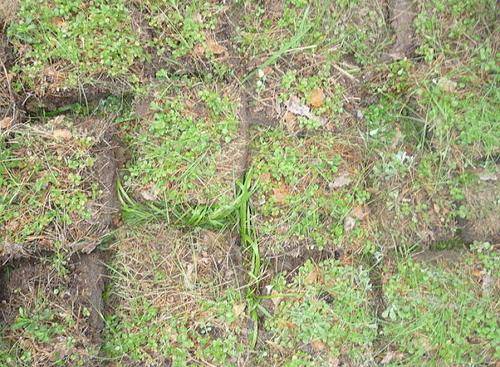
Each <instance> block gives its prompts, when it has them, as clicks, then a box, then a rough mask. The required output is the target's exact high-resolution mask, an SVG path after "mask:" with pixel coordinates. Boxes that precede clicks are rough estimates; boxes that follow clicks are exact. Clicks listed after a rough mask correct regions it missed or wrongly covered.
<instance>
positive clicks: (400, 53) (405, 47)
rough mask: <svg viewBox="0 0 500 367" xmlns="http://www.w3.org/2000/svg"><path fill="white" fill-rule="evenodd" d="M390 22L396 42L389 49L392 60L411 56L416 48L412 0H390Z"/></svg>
mask: <svg viewBox="0 0 500 367" xmlns="http://www.w3.org/2000/svg"><path fill="white" fill-rule="evenodd" d="M389 16H390V24H391V27H392V29H393V32H394V35H395V42H394V44H393V45H392V46H391V48H390V50H389V51H388V57H390V58H391V59H392V60H400V59H404V58H405V57H409V56H410V55H411V52H412V51H413V50H414V49H415V40H414V30H413V19H414V17H415V12H414V9H413V5H412V1H411V0H390V1H389Z"/></svg>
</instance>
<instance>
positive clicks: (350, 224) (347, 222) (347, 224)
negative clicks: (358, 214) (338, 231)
mask: <svg viewBox="0 0 500 367" xmlns="http://www.w3.org/2000/svg"><path fill="white" fill-rule="evenodd" d="M355 226H356V219H354V218H353V217H351V216H350V215H348V216H347V217H346V218H345V219H344V231H345V232H350V231H352V230H353V229H354V227H355Z"/></svg>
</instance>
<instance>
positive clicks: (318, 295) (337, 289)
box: [265, 260, 377, 366]
mask: <svg viewBox="0 0 500 367" xmlns="http://www.w3.org/2000/svg"><path fill="white" fill-rule="evenodd" d="M271 284H272V299H273V300H274V302H275V304H276V305H277V306H276V308H275V310H274V313H273V314H272V315H271V316H270V317H269V318H268V319H266V322H265V328H266V330H268V331H269V332H271V333H272V338H271V340H272V341H273V344H274V343H275V344H276V346H277V347H279V348H282V349H283V350H286V355H288V357H287V359H286V360H288V363H289V365H291V366H294V365H301V364H297V363H298V362H297V359H298V360H302V359H303V358H304V357H299V356H300V354H301V353H300V352H299V351H300V350H302V351H304V352H306V351H307V350H308V348H307V347H306V348H304V347H305V346H309V347H310V348H311V349H309V350H310V351H309V352H306V353H305V355H306V356H307V359H306V360H307V361H309V362H313V361H314V362H315V363H314V364H311V365H315V366H322V365H325V366H326V365H328V362H329V361H332V360H335V359H337V358H348V360H349V361H351V362H353V363H356V362H366V361H368V360H370V358H372V356H371V348H372V343H373V341H374V340H375V337H376V334H377V331H376V330H377V328H376V324H377V321H376V319H375V317H374V316H373V315H372V314H371V312H370V309H369V304H368V292H370V289H371V285H370V281H369V277H368V273H367V272H366V270H363V269H361V268H354V267H350V266H342V265H341V264H340V263H338V262H337V261H334V260H328V261H324V262H322V263H320V264H318V265H316V264H314V263H312V262H311V261H307V262H306V263H305V264H304V265H303V266H302V267H301V268H300V269H299V271H298V274H297V276H296V277H295V278H294V279H293V281H291V282H286V281H285V280H284V278H283V277H279V276H278V277H277V278H275V280H274V281H273V282H272V283H271ZM303 355H304V354H303ZM291 356H295V358H296V361H293V359H292V358H291ZM306 365H308V364H306Z"/></svg>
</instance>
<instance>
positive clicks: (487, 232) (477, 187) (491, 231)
mask: <svg viewBox="0 0 500 367" xmlns="http://www.w3.org/2000/svg"><path fill="white" fill-rule="evenodd" d="M498 168H500V167H499V166H498V165H497V167H496V171H495V173H494V174H491V173H487V172H484V171H479V172H476V174H478V176H479V179H477V180H476V181H475V182H474V183H473V184H471V185H470V186H469V187H468V188H467V190H466V192H465V204H466V205H467V207H468V208H470V213H469V215H468V217H467V219H465V220H462V221H461V224H462V231H461V237H462V239H463V241H464V242H465V243H472V242H474V241H479V242H490V243H491V244H497V243H500V221H499V220H498V198H499V197H500V181H499V180H498V178H499V177H498V176H499V174H498V172H500V171H499V169H498Z"/></svg>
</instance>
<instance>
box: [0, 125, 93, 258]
mask: <svg viewBox="0 0 500 367" xmlns="http://www.w3.org/2000/svg"><path fill="white" fill-rule="evenodd" d="M0 144H1V150H0V174H1V175H0V193H1V196H0V209H1V210H0V213H1V214H0V224H1V230H0V234H1V240H2V253H3V255H4V256H5V255H16V253H10V252H11V250H10V249H12V248H14V250H16V251H15V252H17V251H19V250H20V249H21V250H22V249H24V250H27V251H30V250H33V249H35V248H38V249H46V250H71V247H72V246H73V245H76V244H77V243H78V242H80V241H83V242H85V241H92V240H94V241H95V240H96V239H97V238H98V237H99V236H98V234H97V233H94V234H95V235H96V237H95V238H94V237H93V234H92V231H89V226H92V223H93V221H95V219H96V215H97V213H98V212H99V210H100V209H99V205H98V202H99V199H100V197H101V195H102V191H101V187H100V185H99V181H98V180H96V173H95V170H96V167H95V166H94V164H95V162H96V159H97V148H98V147H99V145H100V144H101V141H100V140H99V136H96V135H95V134H94V135H93V134H92V133H91V132H90V131H89V130H88V129H85V128H84V127H82V125H81V124H80V125H79V124H78V121H77V120H76V119H73V118H71V117H65V116H59V117H56V118H54V119H52V120H50V121H48V122H47V123H46V124H39V125H31V126H19V127H18V128H16V129H15V130H14V131H13V136H12V138H7V137H6V136H5V137H2V141H1V143H0ZM21 252H22V251H21Z"/></svg>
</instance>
